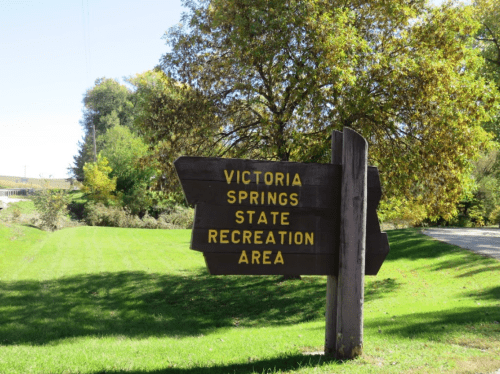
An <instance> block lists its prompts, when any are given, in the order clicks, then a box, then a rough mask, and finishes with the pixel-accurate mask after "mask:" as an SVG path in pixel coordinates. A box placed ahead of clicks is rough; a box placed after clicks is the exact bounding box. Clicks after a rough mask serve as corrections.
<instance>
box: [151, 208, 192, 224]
mask: <svg viewBox="0 0 500 374" xmlns="http://www.w3.org/2000/svg"><path fill="white" fill-rule="evenodd" d="M158 221H160V222H161V223H162V225H165V226H167V227H168V228H176V229H192V228H193V223H194V209H192V208H185V207H183V206H180V205H175V206H173V207H171V208H169V209H168V210H167V211H165V212H164V213H162V214H161V215H160V216H159V217H158Z"/></svg>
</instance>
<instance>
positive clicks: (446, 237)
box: [422, 228, 500, 260]
mask: <svg viewBox="0 0 500 374" xmlns="http://www.w3.org/2000/svg"><path fill="white" fill-rule="evenodd" d="M422 232H423V233H424V234H425V235H428V236H431V237H433V238H434V239H437V240H440V241H443V242H446V243H450V244H454V245H458V246H459V247H462V248H466V249H470V250H471V251H474V252H477V253H479V254H482V255H484V256H488V257H493V258H496V259H497V260H500V229H497V228H488V229H468V228H467V229H465V228H458V229H448V228H446V229H442V228H440V229H434V228H433V229H426V230H423V231H422Z"/></svg>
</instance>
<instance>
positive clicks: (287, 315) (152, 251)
mask: <svg viewBox="0 0 500 374" xmlns="http://www.w3.org/2000/svg"><path fill="white" fill-rule="evenodd" d="M9 225H10V226H9V227H7V226H6V225H5V224H1V223H0V373H2V374H3V373H137V374H138V373H186V374H191V373H279V372H298V373H312V372H326V373H480V372H483V373H488V372H492V371H494V370H495V369H498V368H500V323H499V322H500V262H499V261H496V260H493V259H488V258H484V257H481V256H478V255H475V254H473V253H470V252H468V251H464V250H461V249H459V248H457V247H454V246H450V245H447V244H444V243H440V242H437V241H435V240H433V239H430V238H428V237H425V236H423V235H421V234H420V233H419V231H418V230H416V229H408V230H394V231H391V232H389V237H390V243H391V254H390V256H389V258H388V259H387V260H386V262H385V263H384V265H383V266H382V269H381V271H380V272H379V274H378V275H377V276H376V277H367V278H366V284H365V308H364V353H363V356H362V357H360V358H358V359H356V360H353V361H348V362H337V361H334V360H330V359H325V358H324V357H323V356H321V355H315V354H311V353H314V352H317V351H321V350H322V349H323V344H324V331H325V326H324V323H325V322H324V312H325V293H326V279H325V277H303V280H302V281H296V280H294V281H285V282H283V281H281V278H280V277H279V276H261V277H258V276H209V275H208V273H207V271H206V270H205V264H204V261H203V256H202V254H201V253H198V252H195V251H192V250H189V241H190V236H191V232H190V230H145V229H120V228H105V227H76V228H69V229H63V230H61V231H57V232H54V233H47V232H42V231H39V230H37V229H35V228H31V227H24V226H15V225H13V224H9Z"/></svg>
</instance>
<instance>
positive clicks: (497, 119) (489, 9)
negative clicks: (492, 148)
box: [474, 0, 500, 142]
mask: <svg viewBox="0 0 500 374" xmlns="http://www.w3.org/2000/svg"><path fill="white" fill-rule="evenodd" d="M474 7H475V9H474V12H475V15H476V17H477V19H478V20H479V22H481V28H480V29H479V32H478V33H477V35H476V40H477V46H478V48H479V49H480V50H481V52H482V56H483V57H484V59H485V61H486V63H485V65H484V67H483V68H482V69H481V71H480V73H481V76H482V77H484V78H486V79H488V80H490V81H492V82H493V83H494V84H495V85H496V87H497V90H498V91H500V3H499V2H498V1H496V0H477V1H474ZM483 126H484V128H485V129H486V130H488V131H490V132H491V133H493V134H494V136H495V140H496V141H497V142H498V141H500V108H498V110H497V113H496V115H495V116H494V117H493V118H492V119H491V120H490V121H488V122H487V123H485V124H484V125H483Z"/></svg>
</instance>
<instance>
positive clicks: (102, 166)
mask: <svg viewBox="0 0 500 374" xmlns="http://www.w3.org/2000/svg"><path fill="white" fill-rule="evenodd" d="M83 171H84V175H85V179H84V181H83V186H82V191H83V192H84V193H87V194H89V195H90V197H91V199H92V200H94V201H96V202H102V203H105V204H108V203H109V202H111V201H116V197H115V196H114V195H112V193H113V192H114V191H115V190H116V177H115V178H109V173H111V171H112V169H111V167H109V162H108V160H107V159H106V157H102V156H101V154H99V155H98V157H97V162H91V163H86V164H85V165H84V167H83Z"/></svg>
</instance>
